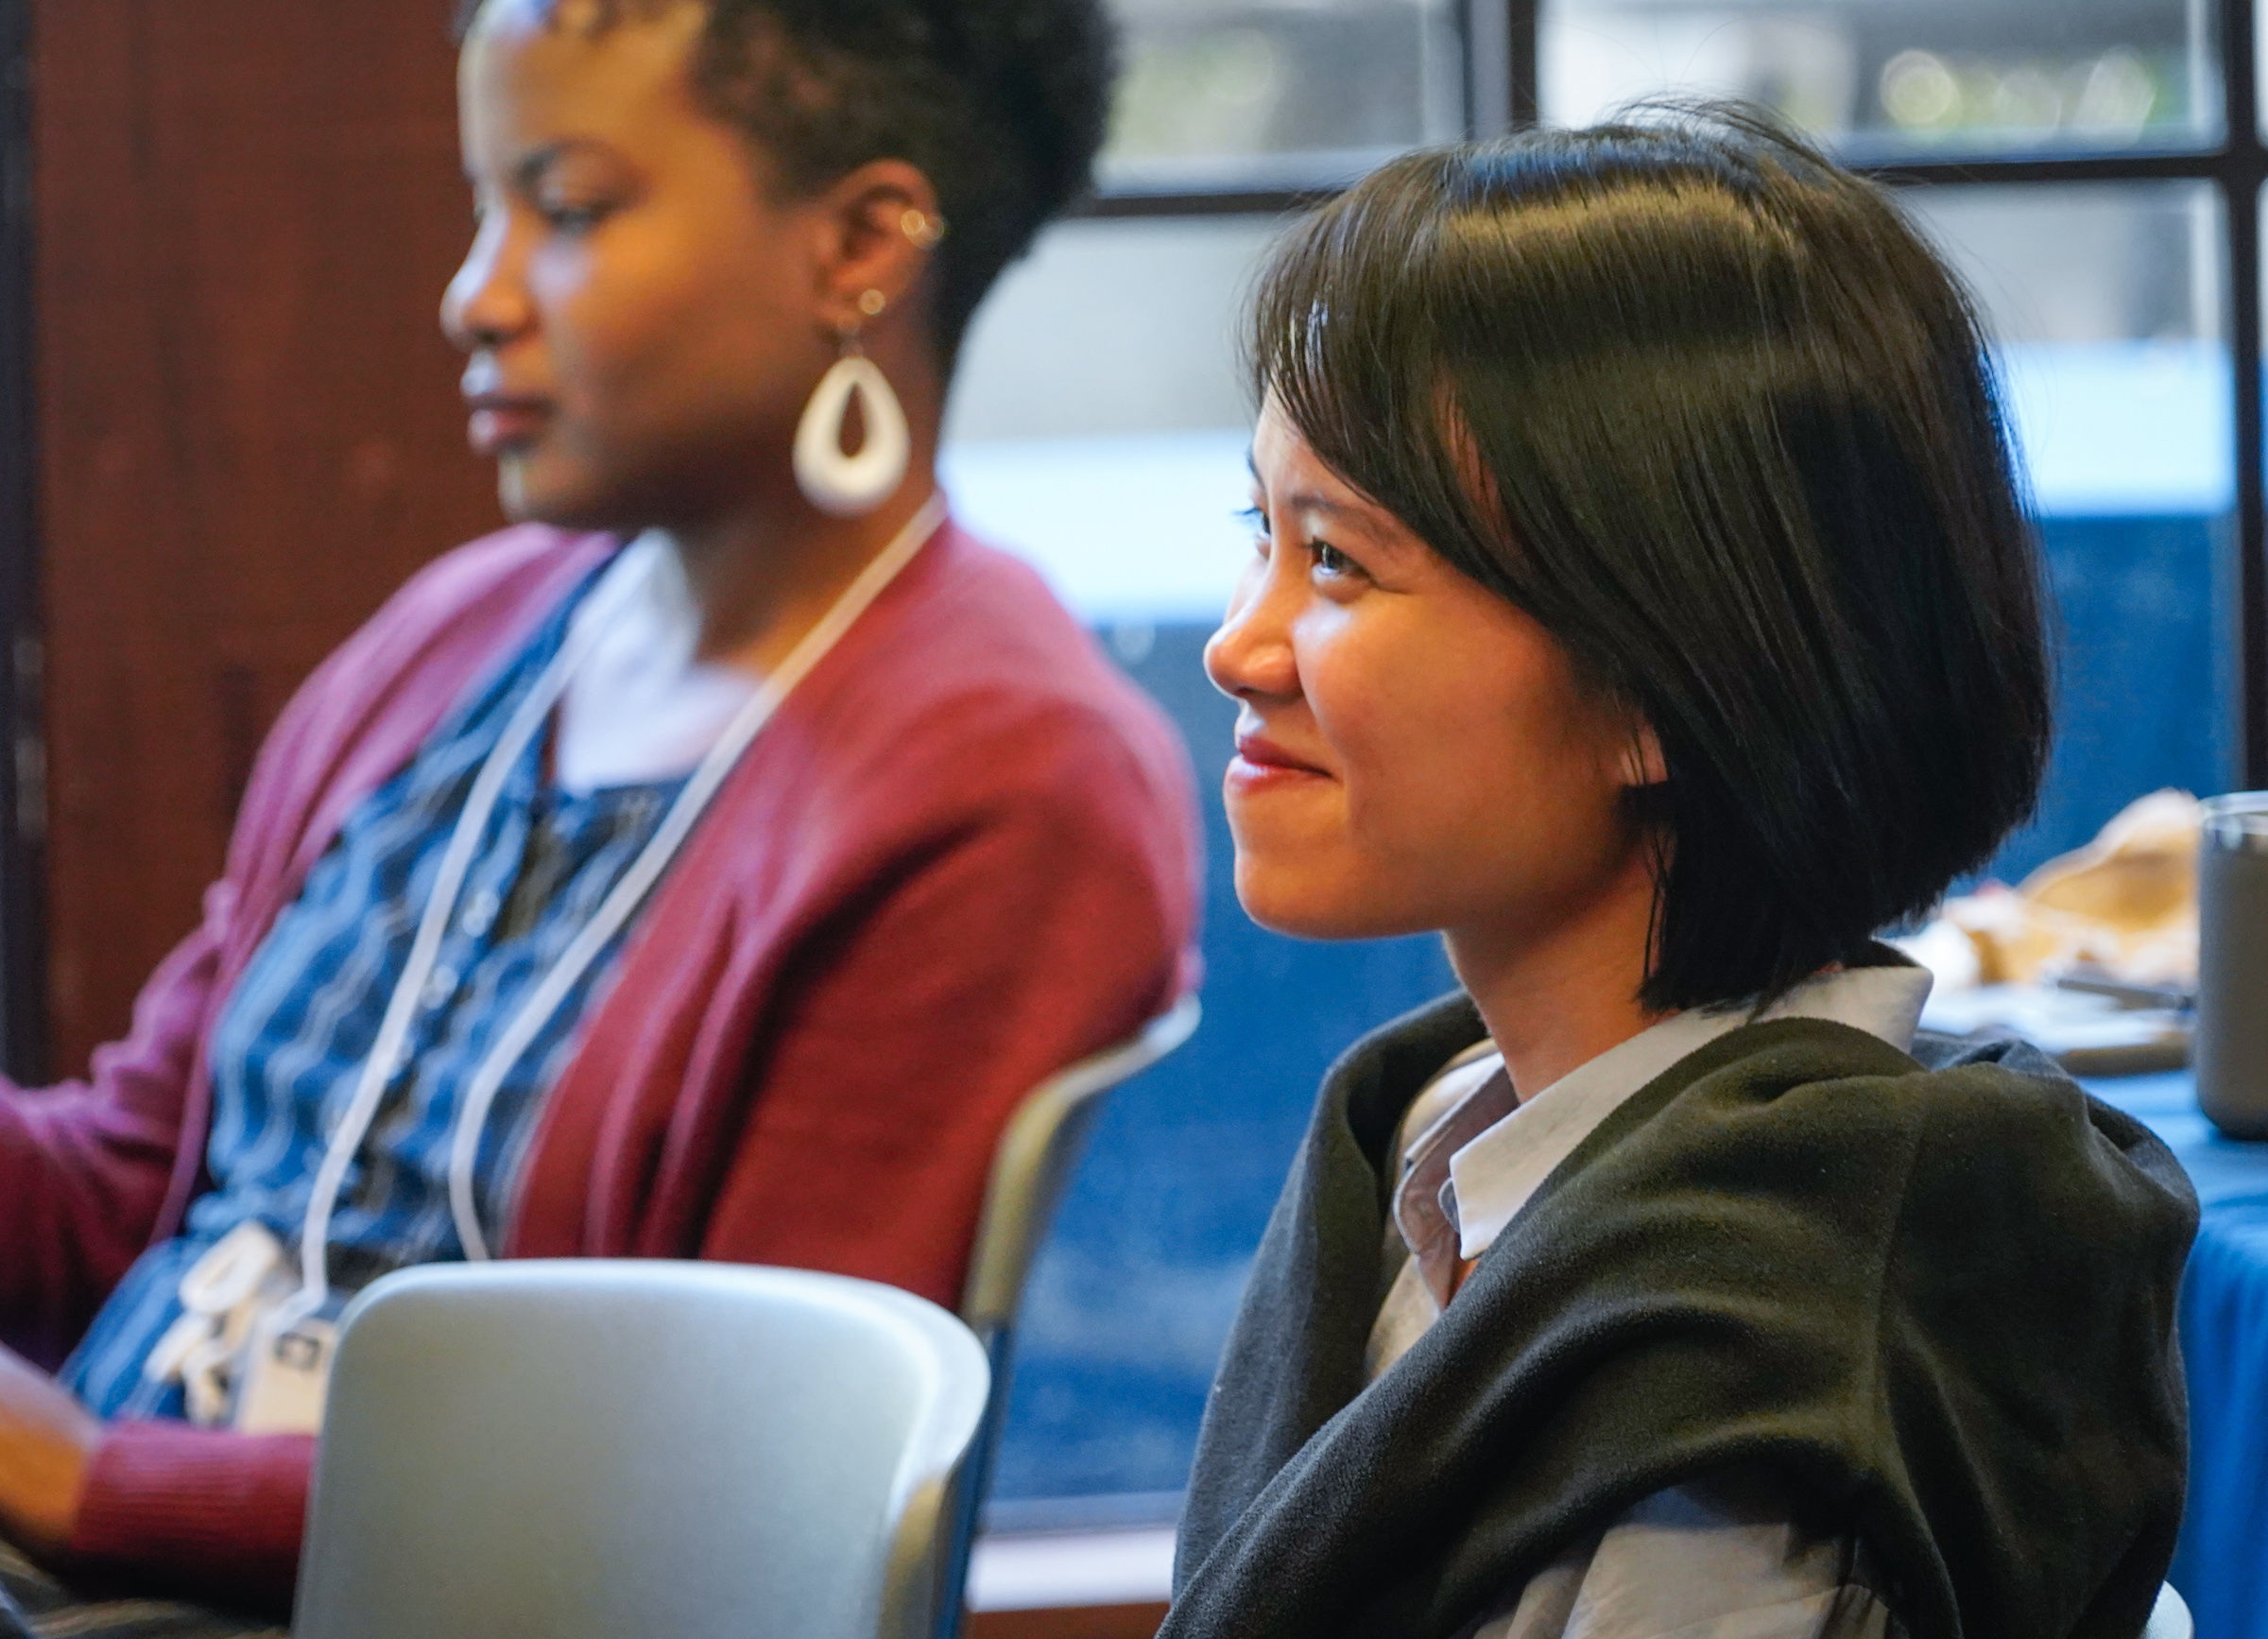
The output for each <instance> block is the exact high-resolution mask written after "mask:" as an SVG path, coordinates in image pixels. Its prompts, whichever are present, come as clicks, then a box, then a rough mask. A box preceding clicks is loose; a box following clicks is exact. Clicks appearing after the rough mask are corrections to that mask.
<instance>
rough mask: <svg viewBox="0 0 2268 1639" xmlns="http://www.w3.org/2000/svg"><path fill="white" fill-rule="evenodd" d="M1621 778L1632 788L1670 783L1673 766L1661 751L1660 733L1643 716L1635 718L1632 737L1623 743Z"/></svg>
mask: <svg viewBox="0 0 2268 1639" xmlns="http://www.w3.org/2000/svg"><path fill="white" fill-rule="evenodd" d="M1621 778H1622V782H1623V784H1624V785H1627V786H1629V787H1630V788H1631V789H1633V790H1639V789H1642V788H1643V787H1645V786H1648V785H1667V784H1668V783H1669V778H1670V767H1669V764H1668V762H1667V761H1666V760H1665V759H1664V758H1663V756H1662V754H1661V736H1660V735H1659V734H1657V733H1655V732H1654V725H1653V724H1652V723H1649V722H1647V721H1645V720H1644V719H1643V718H1642V717H1641V718H1634V719H1633V721H1632V724H1631V730H1630V737H1629V739H1628V740H1627V741H1626V742H1624V747H1623V759H1622V768H1621Z"/></svg>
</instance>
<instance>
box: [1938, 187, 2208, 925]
mask: <svg viewBox="0 0 2268 1639" xmlns="http://www.w3.org/2000/svg"><path fill="white" fill-rule="evenodd" d="M1906 202H1907V204H1908V206H1909V208H1910V209H1911V210H1912V212H1913V214H1914V216H1916V219H1917V220H1919V221H1920V222H1921V223H1922V225H1923V226H1924V227H1925V229H1927V230H1928V231H1929V232H1930V233H1931V234H1932V235H1933V237H1934V238H1935V239H1936V240H1937V241H1938V243H1939V244H1940V245H1942V246H1943V247H1944V248H1945V249H1946V250H1947V251H1948V252H1949V253H1950V256H1951V257H1952V259H1953V260H1954V261H1955V262H1956V263H1957V264H1958V265H1959V266H1960V267H1962V268H1963V270H1964V271H1965V272H1966V273H1967V276H1968V279H1969V281H1970V284H1971V285H1972V286H1973V288H1974V289H1975V290H1976V292H1977V295H1978V298H1979V300H1980V302H1982V304H1983V306H1984V309H1985V313H1986V317H1987V319H1988V320H1989V322H1990V324H1991V326H1992V328H1993V331H1994V333H1995V337H1996V343H1997V348H1998V352H1999V355H2000V359H2001V366H2002V382H2003V387H2004V389H2005V393H2006V398H2007V404H2008V408H2009V410H2010V412H2011V417H2012V420H2013V421H2014V423H2015V428H2016V432H2017V435H2018V441H2019V446H2020V447H2021V449H2022V452H2023V456H2024V462H2025V466H2026V468H2027V470H2028V474H2029V476H2030V479H2031V484H2032V490H2033V501H2034V508H2035V511H2036V516H2037V518H2038V520H2039V529H2040V536H2041V540H2042V543H2043V544H2044V546H2045V548H2046V552H2047V558H2048V566H2049V573H2050V576H2051V578H2052V580H2053V589H2054V595H2055V601H2056V605H2057V618H2058V624H2059V632H2058V638H2059V644H2058V648H2059V654H2058V659H2059V685H2058V702H2057V733H2056V749H2055V758H2054V762H2053V765H2052V767H2051V768H2050V771H2049V776H2048V783H2047V787H2046V790H2045V792H2044V793H2043V796H2042V800H2041V802H2040V808H2039V814H2038V818H2037V819H2036V820H2035V822H2034V823H2033V824H2032V825H2031V826H2030V827H2028V828H2027V829H2026V830H2025V831H2023V832H2020V833H2019V834H2018V835H2017V836H2016V837H2014V838H2012V839H2011V840H2010V842H2009V844H2008V845H2007V847H2006V848H2005V849H2003V851H2002V855H2001V858H2000V859H1999V860H1998V861H1997V862H1996V865H1995V873H1996V874H1999V875H2001V876H2003V877H2006V878H2009V879H2012V880H2013V879H2014V878H2015V877H2017V876H2019V875H2021V874H2022V873H2023V872H2024V871H2027V870H2029V869H2030V868H2031V867H2032V866H2034V865H2036V864H2038V863H2039V862H2040V861H2041V860H2042V859H2045V858H2046V857H2048V856H2049V855H2050V854H2055V853H2058V852H2060V851H2062V850H2063V849H2066V848H2071V847H2076V846H2077V845H2079V844H2080V843H2081V842H2084V841H2085V840H2087V838H2088V837H2091V836H2093V835H2094V833H2095V831H2096V830H2097V828H2098V827H2100V826H2101V825H2102V823H2103V822H2104V821H2105V820H2106V819H2109V818H2110V817H2111V816H2112V815H2113V814H2114V813H2116V812H2117V811H2118V810H2119V809H2120V808H2121V807H2122V806H2123V805H2124V804H2125V803H2126V802H2128V801H2130V800H2131V799H2133V798H2135V797H2138V796H2140V795H2141V794H2143V793H2144V792H2147V791H2151V790H2155V789H2156V788H2157V787H2159V786H2161V785H2178V786H2183V787H2186V788H2187V789H2190V790H2191V791H2197V792H2206V791H2215V790H2221V789H2224V788H2225V786H2226V785H2228V784H2230V782H2231V779H2232V777H2233V772H2234V770H2233V766H2232V758H2233V756H2234V744H2235V741H2234V735H2233V732H2232V731H2233V727H2234V725H2233V721H2232V717H2231V713H2230V710H2229V703H2228V702H2229V699H2230V695H2229V690H2228V683H2229V680H2230V679H2231V677H2232V676H2233V672H2232V670H2231V666H2232V664H2233V659H2232V656H2231V653H2230V649H2229V644H2228V638H2229V624H2228V621H2227V619H2226V618H2225V614H2224V611H2225V607H2226V606H2225V604H2224V603H2223V602H2222V599H2221V595H2220V594H2221V578H2220V576H2219V574H2218V573H2217V568H2216V565H2217V563H2218V562H2219V561H2221V558H2222V555H2223V552H2224V549H2225V541H2226V539H2227V536H2228V531H2229V528H2230V509H2231V507H2232V506H2233V504H2234V499H2235V479H2234V473H2235V457H2234V453H2233V444H2232V441H2231V440H2232V439H2233V437H2234V434H2233V432H2232V430H2231V409H2232V405H2233V396H2232V392H2231V388H2230V373H2229V358H2228V351H2227V345H2226V332H2225V319H2224V317H2223V315H2224V306H2223V298H2224V294H2225V291H2224V285H2223V274H2222V267H2223V258H2224V256H2225V237H2226V234H2225V224H2224V221H2223V218H2222V213H2221V210H2220V205H2219V198H2218V196H2217V195H2216V194H2215V193H2214V192H2213V191H2212V189H2211V188H2210V187H2209V186H2208V185H2207V184H2204V183H2192V182H2168V183H2120V184H2103V185H2093V184H2089V185H2073V186H2056V187H2024V188H2019V187H1974V188H1970V187H1960V188H1937V189H1916V190H1915V191H1913V192H1912V193H1910V194H1908V195H1907V196H1906Z"/></svg>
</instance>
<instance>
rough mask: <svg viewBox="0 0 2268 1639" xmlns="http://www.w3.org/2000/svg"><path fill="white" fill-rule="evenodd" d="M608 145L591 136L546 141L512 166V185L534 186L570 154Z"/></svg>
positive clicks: (603, 147) (599, 148)
mask: <svg viewBox="0 0 2268 1639" xmlns="http://www.w3.org/2000/svg"><path fill="white" fill-rule="evenodd" d="M606 147H607V145H606V144H604V143H602V142H597V141H594V140H593V139H592V138H590V137H561V138H560V139H559V140H558V142H555V143H546V144H544V145H543V146H542V147H540V148H537V149H536V150H534V151H533V152H532V153H528V154H525V155H524V156H522V158H521V159H520V161H519V163H518V164H514V165H513V166H512V185H513V186H514V187H516V188H532V187H534V186H535V185H536V183H537V182H539V181H541V180H542V177H543V173H544V172H545V171H548V170H549V169H551V167H552V166H553V165H556V164H558V163H559V161H561V160H563V159H565V158H566V157H567V156H568V155H569V154H573V153H577V152H581V151H585V150H588V151H590V152H593V153H597V152H601V151H603V150H605V149H606ZM467 180H468V181H470V180H471V179H470V178H468V179H467Z"/></svg>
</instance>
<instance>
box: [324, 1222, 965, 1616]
mask: <svg viewBox="0 0 2268 1639" xmlns="http://www.w3.org/2000/svg"><path fill="white" fill-rule="evenodd" d="M989 1375H990V1374H989V1372H988V1368H987V1366H986V1362H985V1356H984V1352H983V1351H982V1350H981V1349H980V1348H979V1347H978V1345H977V1343H976V1341H975V1339H974V1338H972V1337H971V1336H970V1335H969V1333H968V1331H967V1329H966V1328H964V1327H963V1326H962V1325H961V1324H960V1323H959V1322H958V1321H957V1320H954V1318H953V1317H952V1316H950V1315H948V1314H946V1313H945V1312H944V1311H943V1310H941V1309H939V1308H937V1307H936V1305H935V1304H932V1303H925V1302H923V1301H922V1300H921V1299H919V1298H917V1297H913V1296H912V1295H910V1294H908V1293H905V1292H901V1291H897V1290H895V1289H893V1288H890V1287H887V1286H881V1285H874V1284H872V1283H870V1282H866V1281H853V1280H848V1279H845V1278H843V1277H840V1276H834V1275H821V1274H813V1273H810V1272H807V1271H803V1270H793V1269H771V1268H747V1267H744V1266H735V1265H725V1264H690V1263H671V1262H662V1261H658V1260H648V1259H637V1260H602V1259H567V1260H559V1261H554V1262H506V1263H495V1264H477V1265H463V1264H455V1265H438V1266H430V1267H427V1268H417V1269H411V1270H407V1271H404V1272H403V1273H401V1274H396V1275H391V1276H388V1277H387V1278H386V1279H385V1280H382V1281H379V1282H376V1283H374V1284H373V1285H371V1286H370V1287H369V1289H368V1290H367V1291H365V1292H364V1293H363V1294H362V1295H361V1296H360V1297H359V1298H357V1299H356V1300H355V1302H354V1303H353V1304H352V1307H351V1308H350V1309H349V1310H348V1312H347V1317H346V1320H345V1326H344V1333H343V1336H342V1337H341V1338H340V1342H339V1348H338V1360H337V1365H336V1369H335V1372H334V1374H333V1377H332V1383H331V1392H330V1401H329V1406H328V1410H327V1412H326V1416H325V1424H324V1431H323V1439H322V1445H321V1450H320V1453H319V1456H318V1461H317V1471H316V1482H315V1492H314V1498H313V1502H312V1504H311V1506H310V1509H309V1512H308V1526H307V1538H306V1549H305V1552H304V1553H303V1555H302V1557H301V1569H300V1588H299V1602H298V1616H297V1620H296V1622H295V1624H294V1628H293V1631H294V1633H295V1634H296V1635H298V1636H299V1639H404V1636H405V1635H410V1634H416V1635H418V1636H419V1639H633V1636H635V1639H648V1636H650V1635H652V1634H657V1633H666V1634H669V1635H671V1636H672V1639H707V1636H710V1635H714V1636H715V1639H727V1636H728V1635H729V1636H730V1639H775V1636H776V1639H789V1636H790V1635H793V1636H794V1639H913V1636H915V1635H918V1634H925V1633H928V1632H931V1631H933V1630H934V1629H935V1627H936V1621H937V1619H938V1617H937V1613H938V1609H939V1605H940V1603H941V1602H942V1600H943V1599H944V1597H945V1594H946V1586H947V1584H946V1580H945V1578H946V1573H947V1563H948V1561H949V1559H950V1557H951V1554H952V1551H953V1546H954V1543H955V1542H956V1541H957V1539H958V1532H957V1530H956V1528H955V1526H956V1522H955V1519H954V1509H955V1507H956V1506H957V1503H958V1498H959V1490H958V1487H957V1485H956V1483H955V1482H956V1479H957V1470H958V1467H959V1464H960V1462H961V1460H962V1458H963V1457H964V1455H965V1454H966V1452H967V1450H968V1448H969V1443H970V1441H971V1437H972V1436H973V1435H974V1434H975V1432H976V1430H977V1427H978V1425H979V1423H980V1421H981V1420H982V1417H983V1414H984V1408H985V1406H986V1403H987V1394H988V1387H989ZM951 1596H952V1599H953V1602H954V1603H955V1604H956V1605H957V1603H958V1598H959V1582H958V1581H957V1579H956V1580H954V1582H952V1584H951Z"/></svg>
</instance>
